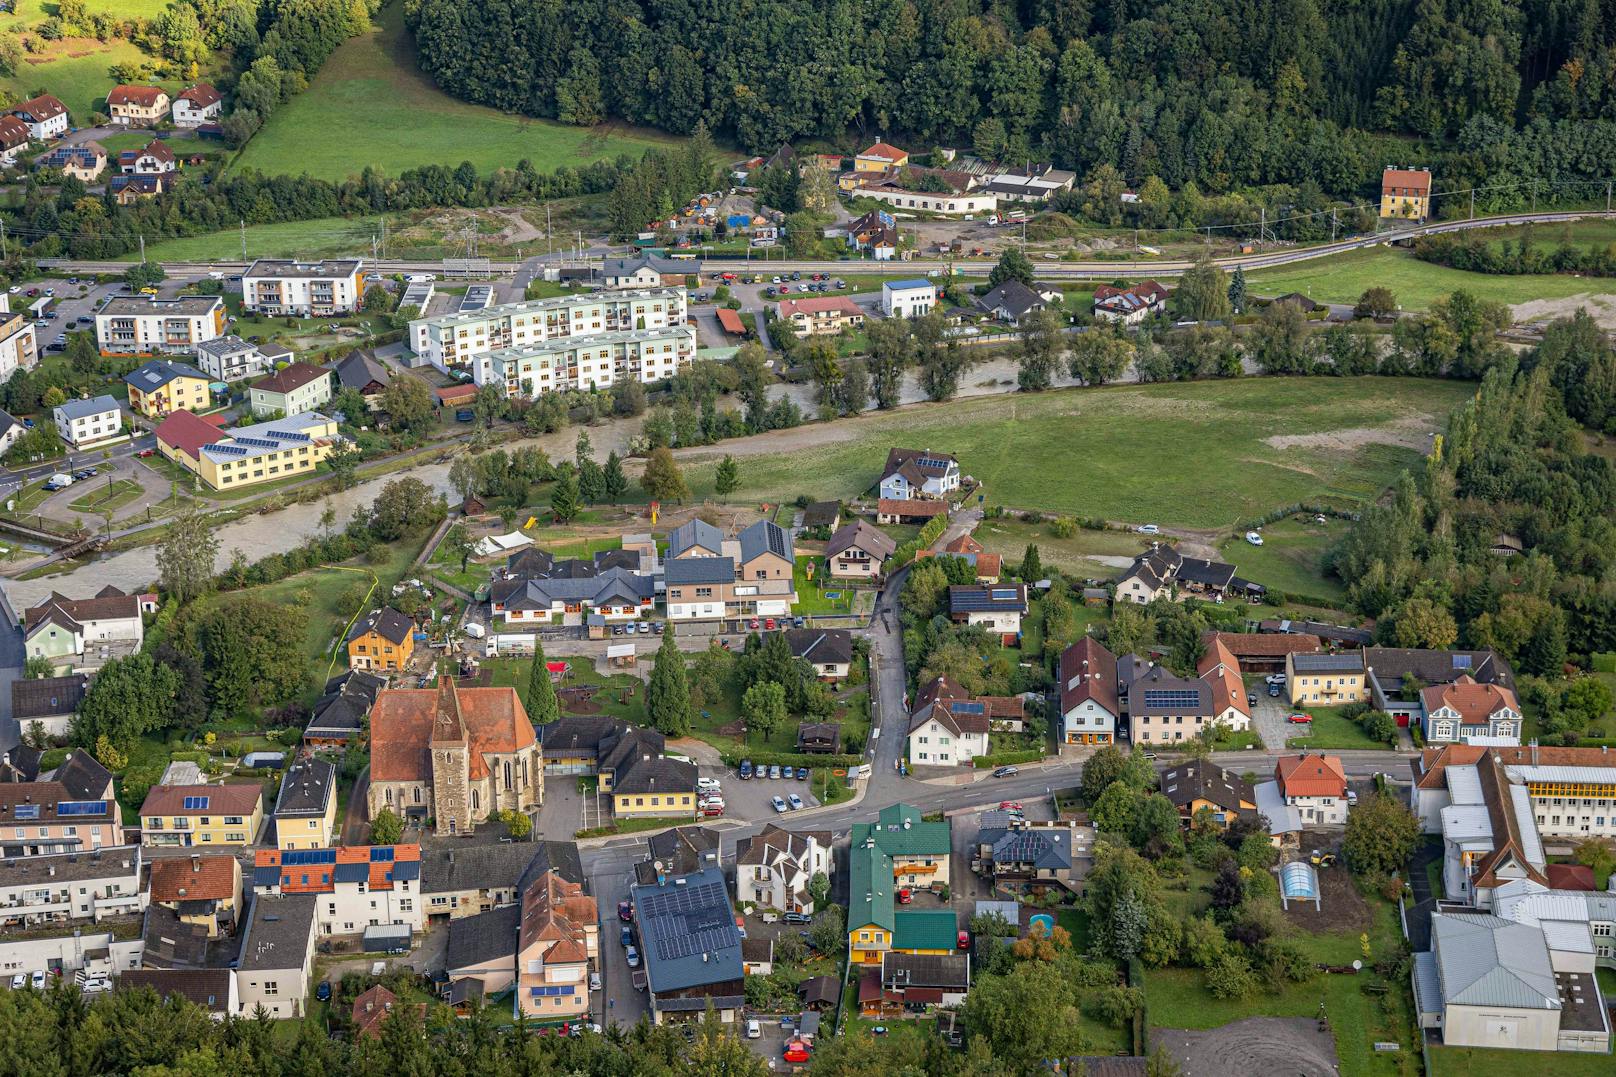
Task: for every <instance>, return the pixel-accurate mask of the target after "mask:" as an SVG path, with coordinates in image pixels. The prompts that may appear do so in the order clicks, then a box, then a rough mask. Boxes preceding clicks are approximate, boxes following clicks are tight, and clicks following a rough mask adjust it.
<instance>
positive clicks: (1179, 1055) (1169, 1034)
mask: <svg viewBox="0 0 1616 1077" xmlns="http://www.w3.org/2000/svg"><path fill="white" fill-rule="evenodd" d="M1150 1042H1151V1043H1152V1044H1154V1045H1159V1046H1161V1047H1164V1048H1166V1050H1167V1053H1168V1054H1170V1055H1172V1056H1173V1058H1175V1059H1176V1060H1177V1061H1178V1063H1179V1065H1181V1066H1182V1067H1183V1068H1184V1077H1246V1075H1248V1074H1275V1075H1279V1074H1283V1075H1284V1077H1335V1075H1336V1074H1337V1073H1338V1072H1339V1068H1338V1066H1337V1063H1336V1054H1335V1041H1334V1040H1333V1039H1332V1038H1331V1037H1330V1034H1329V1033H1328V1032H1320V1031H1319V1027H1318V1022H1317V1021H1314V1020H1313V1019H1311V1018H1306V1017H1248V1018H1246V1019H1245V1020H1244V1021H1235V1022H1232V1023H1230V1024H1227V1025H1224V1026H1222V1027H1221V1028H1213V1029H1207V1030H1206V1031H1204V1032H1202V1031H1187V1030H1184V1029H1176V1028H1170V1029H1151V1030H1150Z"/></svg>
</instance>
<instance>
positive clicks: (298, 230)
mask: <svg viewBox="0 0 1616 1077" xmlns="http://www.w3.org/2000/svg"><path fill="white" fill-rule="evenodd" d="M379 221H380V218H379V217H363V218H360V219H358V220H354V219H352V218H348V217H317V218H315V219H314V220H311V221H284V222H281V223H279V224H255V225H252V226H250V227H249V228H248V229H247V257H249V258H283V257H284V258H290V257H310V258H312V257H324V256H327V255H339V254H357V253H361V252H363V253H365V254H366V255H368V254H369V253H370V241H371V238H372V237H373V236H374V235H376V233H377V232H378V231H379V230H380V228H381V225H380V223H379ZM137 257H138V256H137V255H130V256H129V258H128V259H127V261H131V262H132V261H135V260H136V258H137ZM146 257H148V258H150V259H152V260H153V261H160V262H187V261H205V260H209V259H214V258H240V257H241V233H240V232H239V231H235V230H232V231H228V232H214V233H212V234H211V235H205V236H192V237H190V238H188V239H170V240H167V241H165V242H163V243H152V244H149V245H148V246H147V248H146Z"/></svg>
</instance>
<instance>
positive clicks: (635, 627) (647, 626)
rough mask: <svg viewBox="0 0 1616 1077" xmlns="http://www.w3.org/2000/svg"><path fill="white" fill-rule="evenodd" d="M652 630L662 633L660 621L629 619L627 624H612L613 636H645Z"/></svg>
mask: <svg viewBox="0 0 1616 1077" xmlns="http://www.w3.org/2000/svg"><path fill="white" fill-rule="evenodd" d="M652 632H655V633H656V634H657V635H659V636H660V635H662V622H661V621H630V622H628V623H627V624H620V625H612V635H614V636H635V635H639V636H647V635H650V634H651V633H652Z"/></svg>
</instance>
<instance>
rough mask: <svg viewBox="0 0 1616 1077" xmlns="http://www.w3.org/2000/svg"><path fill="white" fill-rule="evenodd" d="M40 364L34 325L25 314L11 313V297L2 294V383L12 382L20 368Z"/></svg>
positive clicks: (0, 319) (0, 317)
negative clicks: (13, 376)
mask: <svg viewBox="0 0 1616 1077" xmlns="http://www.w3.org/2000/svg"><path fill="white" fill-rule="evenodd" d="M38 362H39V341H38V339H37V338H36V337H35V336H34V323H33V322H30V321H29V320H28V316H27V315H26V314H23V313H18V314H13V313H11V297H10V296H8V295H5V294H3V293H0V382H6V381H10V380H11V375H13V374H15V373H16V372H17V370H18V368H19V367H20V368H22V369H24V370H27V369H28V368H30V367H32V366H33V365H34V364H35V363H38Z"/></svg>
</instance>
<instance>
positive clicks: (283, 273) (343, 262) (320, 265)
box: [242, 258, 365, 278]
mask: <svg viewBox="0 0 1616 1077" xmlns="http://www.w3.org/2000/svg"><path fill="white" fill-rule="evenodd" d="M364 264H365V262H364V259H362V258H333V259H330V260H328V261H321V262H299V261H295V260H293V259H290V258H260V259H258V261H256V262H254V263H253V264H252V265H250V266H248V267H247V272H245V273H243V274H242V276H243V277H304V278H319V277H351V276H353V275H354V274H355V273H357V272H359V270H360V268H361V267H363V266H364Z"/></svg>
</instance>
